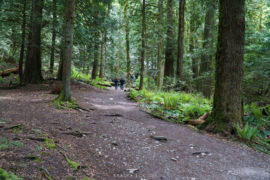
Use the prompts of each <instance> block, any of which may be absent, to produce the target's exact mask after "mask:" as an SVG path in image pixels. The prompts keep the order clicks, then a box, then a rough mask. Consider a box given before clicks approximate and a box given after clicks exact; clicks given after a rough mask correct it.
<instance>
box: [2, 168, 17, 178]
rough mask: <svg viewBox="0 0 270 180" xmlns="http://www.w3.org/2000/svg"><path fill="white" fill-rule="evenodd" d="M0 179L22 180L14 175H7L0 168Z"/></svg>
mask: <svg viewBox="0 0 270 180" xmlns="http://www.w3.org/2000/svg"><path fill="white" fill-rule="evenodd" d="M0 179H1V180H22V179H21V178H19V177H17V176H16V175H15V174H12V173H8V172H7V171H5V170H4V169H2V168H0Z"/></svg>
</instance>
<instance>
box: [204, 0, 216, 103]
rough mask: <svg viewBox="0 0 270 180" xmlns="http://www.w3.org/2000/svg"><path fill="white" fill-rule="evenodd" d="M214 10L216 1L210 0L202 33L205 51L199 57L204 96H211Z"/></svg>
mask: <svg viewBox="0 0 270 180" xmlns="http://www.w3.org/2000/svg"><path fill="white" fill-rule="evenodd" d="M215 11H216V1H214V0H211V1H210V2H209V3H208V4H207V11H206V16H205V26H204V33H203V39H204V43H203V49H204V50H205V52H204V53H203V55H202V58H201V66H200V76H202V77H203V78H202V80H201V91H202V93H203V95H204V96H206V97H208V98H209V97H210V96H211V84H212V79H211V77H210V72H211V71H212V69H211V64H212V60H213V54H212V53H211V51H212V49H213V40H214V26H215Z"/></svg>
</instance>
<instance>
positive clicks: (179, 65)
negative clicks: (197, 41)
mask: <svg viewBox="0 0 270 180" xmlns="http://www.w3.org/2000/svg"><path fill="white" fill-rule="evenodd" d="M185 4H186V0H180V2H179V22H178V54H177V72H176V74H177V77H178V78H179V79H180V80H182V73H183V58H184V30H185Z"/></svg>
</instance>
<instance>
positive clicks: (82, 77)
mask: <svg viewBox="0 0 270 180" xmlns="http://www.w3.org/2000/svg"><path fill="white" fill-rule="evenodd" d="M71 78H72V79H75V80H78V81H82V82H84V83H87V84H91V85H93V86H95V87H97V88H99V89H105V90H107V89H108V87H110V86H111V83H110V82H109V81H106V80H105V79H102V78H99V77H97V78H96V79H94V80H91V76H90V74H85V73H82V72H79V71H77V70H76V69H75V68H72V70H71Z"/></svg>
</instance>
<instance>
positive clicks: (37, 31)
mask: <svg viewBox="0 0 270 180" xmlns="http://www.w3.org/2000/svg"><path fill="white" fill-rule="evenodd" d="M42 8H43V0H32V12H31V14H32V15H31V16H32V23H31V30H30V31H31V32H30V36H31V37H30V40H29V50H28V55H27V59H26V63H25V72H24V82H25V83H26V84H27V83H33V84H36V83H40V82H41V81H42V80H43V78H42V75H41V28H42Z"/></svg>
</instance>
